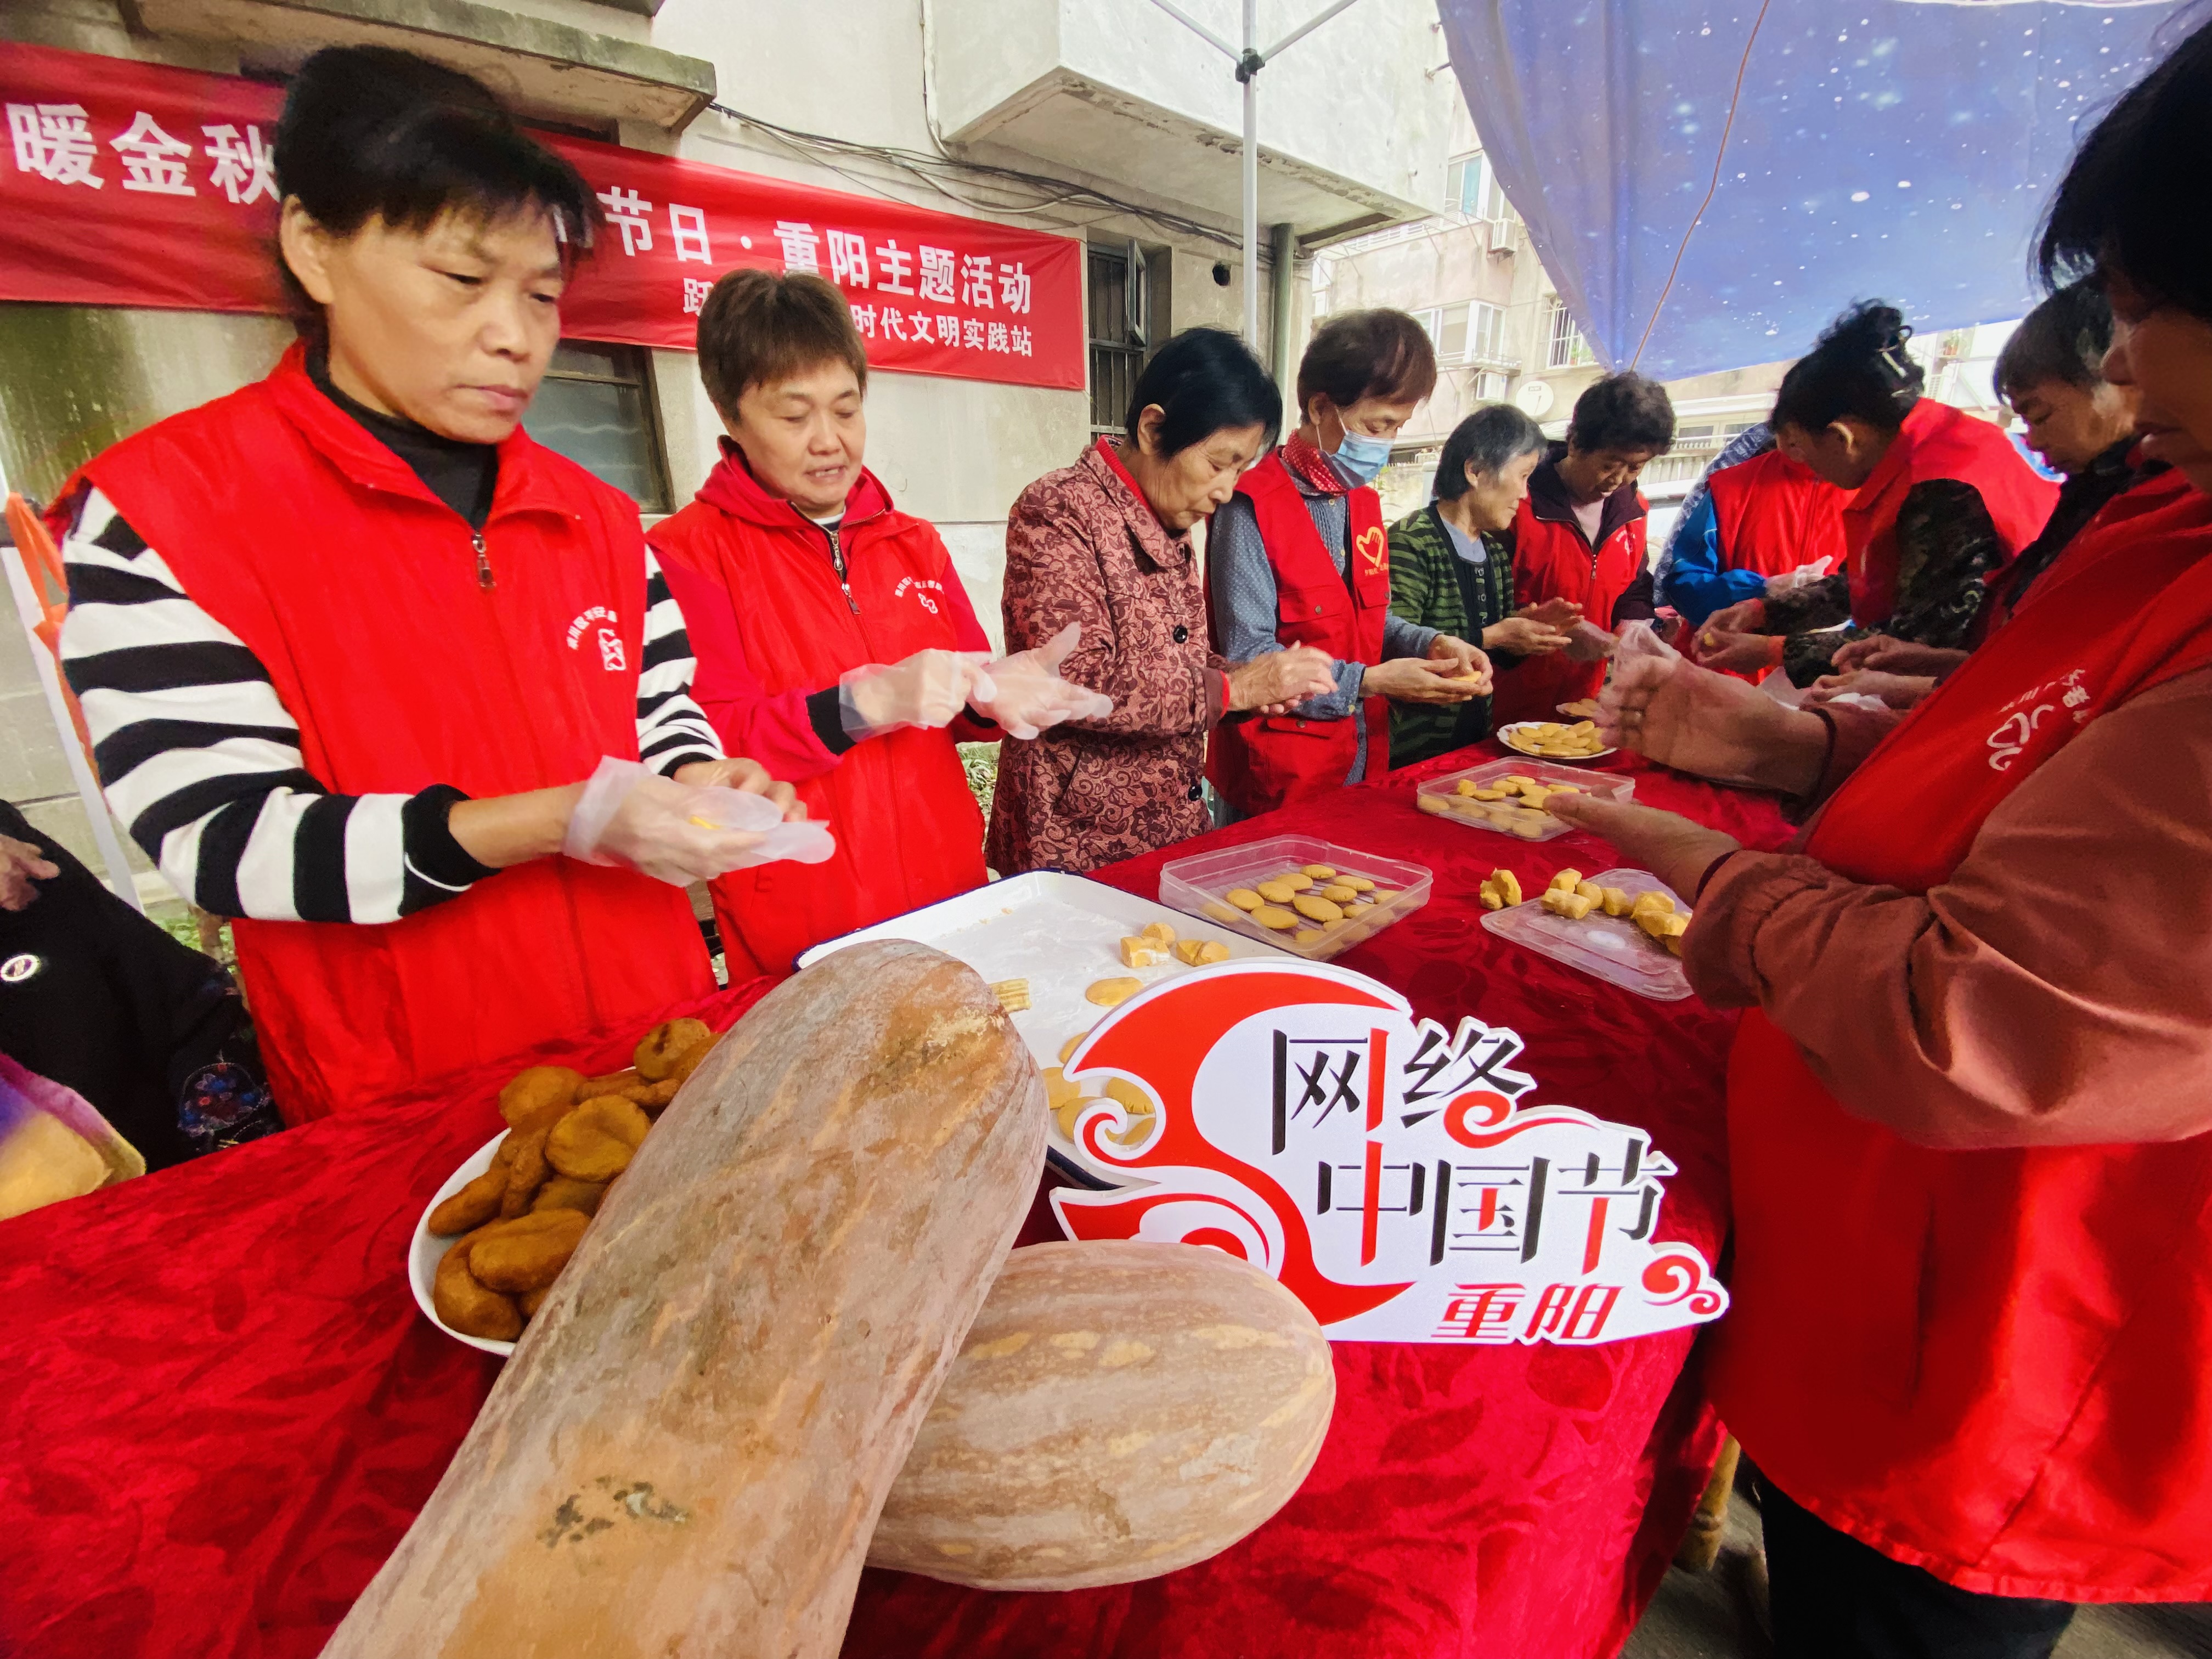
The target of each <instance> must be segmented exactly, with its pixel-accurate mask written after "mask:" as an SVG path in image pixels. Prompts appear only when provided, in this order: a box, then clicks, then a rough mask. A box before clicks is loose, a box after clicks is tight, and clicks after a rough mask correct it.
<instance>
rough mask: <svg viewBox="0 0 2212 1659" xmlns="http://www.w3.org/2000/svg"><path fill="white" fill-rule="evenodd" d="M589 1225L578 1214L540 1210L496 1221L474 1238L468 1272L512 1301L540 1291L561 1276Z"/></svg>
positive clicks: (584, 1218) (580, 1214)
mask: <svg viewBox="0 0 2212 1659" xmlns="http://www.w3.org/2000/svg"><path fill="white" fill-rule="evenodd" d="M591 1224H592V1218H590V1217H589V1216H587V1215H585V1214H582V1213H581V1212H579V1211H575V1210H540V1211H538V1212H535V1213H533V1214H530V1215H526V1216H519V1217H517V1218H515V1219H514V1220H513V1221H499V1222H495V1223H493V1224H492V1225H490V1226H489V1227H486V1228H484V1229H483V1231H481V1232H477V1233H475V1234H472V1235H471V1237H472V1238H473V1239H474V1241H475V1242H474V1243H471V1245H470V1246H469V1257H468V1261H469V1271H470V1272H471V1273H473V1274H474V1275H475V1276H476V1278H477V1281H478V1282H479V1283H480V1284H482V1285H484V1286H486V1287H487V1288H488V1289H490V1290H495V1291H504V1292H506V1293H507V1294H508V1295H510V1296H511V1295H515V1294H518V1293H520V1291H535V1290H541V1289H543V1288H544V1286H546V1285H550V1284H551V1283H552V1282H553V1281H554V1280H555V1279H558V1278H559V1277H560V1276H561V1269H562V1268H563V1267H567V1266H568V1258H569V1257H570V1256H572V1255H574V1254H575V1253H576V1246H577V1245H579V1244H580V1243H583V1240H584V1230H585V1229H586V1227H588V1226H590V1225H591ZM518 1316H519V1310H518Z"/></svg>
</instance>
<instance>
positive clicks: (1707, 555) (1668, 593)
mask: <svg viewBox="0 0 2212 1659" xmlns="http://www.w3.org/2000/svg"><path fill="white" fill-rule="evenodd" d="M1848 499H1850V498H1849V497H1848V496H1846V495H1844V492H1843V491H1842V490H1840V489H1837V488H1836V487H1835V485H1833V484H1832V483H1829V482H1828V481H1827V480H1826V478H1823V477H1820V475H1819V474H1818V473H1816V472H1814V471H1813V470H1812V468H1810V467H1808V466H1807V465H1804V464H1803V463H1802V462H1801V461H1793V460H1791V459H1790V458H1789V457H1788V456H1787V455H1785V454H1784V453H1782V451H1781V450H1780V449H1779V448H1778V447H1777V446H1776V444H1775V441H1774V429H1773V428H1771V427H1770V426H1768V425H1767V424H1766V423H1765V422H1760V423H1759V425H1757V426H1754V427H1752V428H1749V429H1748V430H1747V431H1746V432H1744V433H1743V434H1742V435H1741V436H1740V437H1738V438H1737V439H1735V441H1732V442H1731V443H1730V444H1729V447H1727V448H1726V449H1724V450H1723V451H1722V452H1721V453H1720V456H1719V457H1718V459H1716V460H1715V461H1714V463H1713V465H1712V466H1711V469H1710V470H1709V471H1707V472H1706V474H1705V477H1704V478H1703V479H1701V480H1700V481H1699V484H1698V487H1697V489H1694V490H1693V491H1692V492H1691V495H1690V499H1689V500H1688V501H1685V502H1684V503H1683V504H1682V516H1681V517H1680V520H1677V521H1676V523H1675V526H1674V531H1673V532H1672V533H1671V534H1670V535H1669V536H1668V538H1667V550H1666V552H1665V553H1663V554H1662V555H1661V556H1660V559H1659V568H1658V571H1657V573H1656V577H1655V586H1656V590H1657V593H1658V599H1659V603H1660V604H1662V605H1671V606H1672V607H1673V608H1674V610H1675V611H1677V612H1678V613H1679V614H1680V616H1681V617H1682V618H1683V619H1684V620H1685V621H1686V622H1687V623H1690V625H1691V626H1692V627H1693V628H1694V627H1697V626H1699V624H1701V623H1704V621H1705V618H1706V617H1710V616H1711V615H1712V613H1713V612H1714V611H1719V610H1723V609H1724V608H1725V607H1727V606H1729V605H1735V604H1737V603H1739V602H1740V601H1741V600H1744V599H1764V598H1765V597H1766V592H1767V588H1768V586H1769V584H1770V583H1773V584H1774V586H1776V587H1777V588H1778V590H1780V589H1784V588H1787V587H1791V586H1798V585H1799V583H1798V582H1797V581H1796V580H1792V579H1794V578H1796V577H1797V576H1798V574H1799V573H1800V572H1801V571H1802V572H1805V573H1806V574H1808V575H1810V576H1822V575H1826V574H1828V573H1829V572H1830V571H1832V570H1840V569H1841V568H1843V564H1844V501H1847V500H1848ZM1808 567H1813V568H1810V569H1809V570H1808ZM1778 577H1779V578H1782V579H1783V580H1781V581H1779V582H1775V579H1776V578H1778Z"/></svg>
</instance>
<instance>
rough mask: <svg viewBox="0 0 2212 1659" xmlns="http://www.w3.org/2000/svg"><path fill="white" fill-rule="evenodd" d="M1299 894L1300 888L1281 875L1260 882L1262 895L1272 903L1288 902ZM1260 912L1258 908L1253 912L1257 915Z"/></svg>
mask: <svg viewBox="0 0 2212 1659" xmlns="http://www.w3.org/2000/svg"><path fill="white" fill-rule="evenodd" d="M1297 895H1298V890H1297V888H1295V887H1293V886H1291V884H1290V883H1289V882H1287V881H1285V880H1284V879H1282V878H1280V877H1278V878H1276V879H1275V880H1273V881H1263V882H1261V884H1260V896H1261V898H1263V899H1265V900H1267V902H1268V903H1270V904H1288V903H1289V902H1291V900H1292V899H1294V898H1296V897H1297ZM1258 914H1259V912H1258V911H1256V910H1255V911H1254V912H1253V915H1258Z"/></svg>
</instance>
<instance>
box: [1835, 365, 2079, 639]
mask: <svg viewBox="0 0 2212 1659" xmlns="http://www.w3.org/2000/svg"><path fill="white" fill-rule="evenodd" d="M1938 478H1954V479H1956V480H1958V481H1959V482H1960V483H1970V484H1972V485H1973V487H1974V488H1975V489H1977V490H1978V491H1979V492H1980V493H1981V497H1982V505H1983V506H1984V507H1986V508H1988V510H1989V514H1990V522H1991V523H1993V524H1994V525H1996V532H1997V544H1998V545H1999V546H2000V547H2001V548H2002V550H2003V553H2004V561H2005V563H2007V564H2009V563H2010V562H2012V560H2013V558H2014V556H2015V555H2017V554H2018V553H2019V551H2020V550H2021V549H2022V548H2023V547H2026V546H2027V544H2029V543H2030V542H2032V541H2033V540H2034V539H2035V538H2037V537H2038V536H2039V535H2041V534H2042V533H2043V526H2044V524H2045V520H2048V519H2049V518H2050V517H2051V508H2052V507H2055V506H2056V505H2057V501H2058V486H2057V484H2055V483H2051V481H2050V480H2049V479H2048V478H2043V477H2037V476H2036V471H2035V469H2034V468H2033V467H2032V466H2030V465H2028V464H2027V462H2026V461H2024V460H2022V459H2021V458H2020V452H2019V451H2018V450H2016V449H2015V448H2014V447H2012V441H2011V440H2009V439H2008V438H2007V437H2006V436H2005V435H2004V434H2003V433H2002V432H2000V431H1998V430H1997V428H1996V427H1994V426H1992V425H1990V423H1989V422H1987V421H1978V420H1976V419H1975V418H1974V417H1973V416H1971V415H1965V414H1961V413H1960V411H1959V410H1955V409H1954V408H1952V407H1951V406H1950V405H1949V404H1941V403H1938V402H1936V399H1935V398H1922V399H1921V400H1920V401H1919V402H1918V403H1917V404H1913V405H1912V407H1911V410H1908V411H1907V412H1906V414H1905V425H1904V427H1903V428H1902V429H1901V430H1899V433H1898V435H1897V436H1896V438H1895V439H1894V440H1893V441H1892V442H1891V444H1890V446H1889V449H1888V452H1887V453H1886V454H1884V455H1883V456H1882V458H1881V465H1879V466H1877V467H1875V470H1874V473H1873V476H1872V477H1869V478H1868V480H1867V481H1866V483H1863V485H1861V486H1860V487H1859V490H1858V493H1857V495H1853V496H1852V497H1851V499H1850V504H1849V505H1848V506H1846V507H1844V544H1845V546H1846V547H1847V549H1848V550H1849V553H1850V571H1851V620H1852V621H1853V622H1855V623H1858V625H1859V626H1860V627H1862V628H1879V627H1880V626H1881V624H1882V623H1886V622H1887V621H1888V620H1889V618H1890V616H1891V614H1892V613H1893V611H1895V610H1896V609H1897V514H1898V512H1899V509H1900V508H1901V507H1903V506H1904V505H1905V495H1906V494H1907V493H1908V492H1909V491H1910V490H1911V488H1912V486H1913V485H1915V484H1917V483H1929V482H1930V481H1931V480H1934V479H1938ZM1999 568H2002V566H2000V567H1999Z"/></svg>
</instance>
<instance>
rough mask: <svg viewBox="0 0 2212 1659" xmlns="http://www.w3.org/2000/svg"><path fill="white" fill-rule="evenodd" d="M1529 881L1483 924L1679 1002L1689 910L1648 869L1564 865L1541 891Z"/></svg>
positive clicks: (1582, 968)
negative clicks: (1587, 872) (1586, 871)
mask: <svg viewBox="0 0 2212 1659" xmlns="http://www.w3.org/2000/svg"><path fill="white" fill-rule="evenodd" d="M1570 876H1571V877H1572V878H1574V879H1573V880H1572V881H1571V882H1570V881H1568V880H1567V879H1566V878H1568V877H1570ZM1519 888H1520V884H1519V883H1518V882H1516V884H1515V890H1516V893H1518V894H1519V896H1518V898H1517V900H1516V902H1514V903H1511V904H1509V905H1505V906H1503V907H1501V908H1498V909H1495V910H1486V912H1485V913H1484V915H1483V918H1482V925H1483V927H1485V928H1486V929H1487V930H1488V931H1489V932H1491V933H1495V934H1497V935H1498V937H1499V938H1501V939H1510V940H1511V941H1512V942H1513V943H1514V944H1516V945H1522V946H1525V947H1526V948H1527V949H1528V950H1531V951H1535V952H1536V954H1537V955H1539V956H1545V957H1551V958H1552V960H1553V961H1554V962H1559V963H1565V964H1566V965H1567V966H1568V967H1570V968H1572V969H1576V970H1577V971H1578V972H1581V973H1585V974H1588V975H1590V977H1591V978H1593V979H1601V980H1603V981H1606V983H1607V984H1608V985H1618V986H1620V987H1621V989H1623V990H1624V991H1633V992H1635V993H1636V994H1637V995H1638V996H1640V997H1650V999H1651V1000H1653V1001H1654V1002H1680V1000H1682V999H1683V998H1685V997H1686V996H1688V995H1689V994H1690V981H1689V980H1688V979H1687V978H1686V977H1685V976H1684V975H1683V972H1682V964H1681V962H1680V940H1681V936H1682V934H1683V933H1686V932H1687V931H1688V924H1689V921H1690V914H1691V913H1690V909H1689V907H1688V906H1687V905H1686V904H1684V903H1683V902H1681V900H1680V897H1679V896H1677V895H1676V894H1675V893H1674V890H1673V889H1672V888H1670V887H1668V885H1667V884H1665V883H1664V882H1662V881H1661V880H1660V879H1659V878H1658V877H1656V876H1655V875H1653V874H1652V873H1651V872H1650V871H1649V870H1628V869H1619V870H1601V871H1599V872H1597V873H1596V874H1595V875H1591V876H1584V875H1583V873H1582V872H1580V871H1579V870H1564V871H1561V872H1559V873H1558V874H1556V875H1554V876H1553V878H1552V879H1551V883H1550V884H1549V885H1548V886H1547V887H1546V888H1545V890H1543V891H1541V892H1537V891H1535V890H1534V883H1531V884H1529V890H1528V891H1526V892H1525V893H1522V892H1520V891H1519ZM1670 940H1671V941H1672V942H1671V943H1670Z"/></svg>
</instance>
